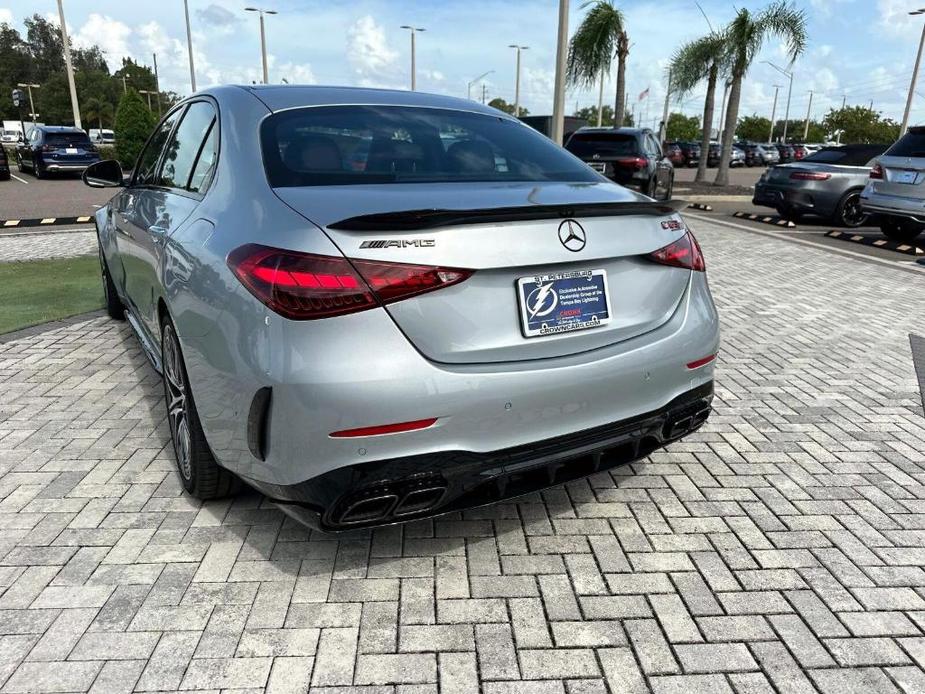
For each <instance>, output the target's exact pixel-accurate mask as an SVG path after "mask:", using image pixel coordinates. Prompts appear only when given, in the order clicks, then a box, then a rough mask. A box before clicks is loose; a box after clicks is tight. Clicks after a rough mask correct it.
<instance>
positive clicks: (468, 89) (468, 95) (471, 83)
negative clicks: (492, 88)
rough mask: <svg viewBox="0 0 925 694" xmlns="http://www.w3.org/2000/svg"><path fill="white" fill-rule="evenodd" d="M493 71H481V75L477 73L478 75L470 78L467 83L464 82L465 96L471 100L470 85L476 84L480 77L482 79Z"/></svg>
mask: <svg viewBox="0 0 925 694" xmlns="http://www.w3.org/2000/svg"><path fill="white" fill-rule="evenodd" d="M493 72H494V70H489V71H488V72H483V73H482V74H481V75H479V76H478V77H476V78H475V79H474V80H471V81H470V82H468V83H467V84H466V98H467V99H469V100H470V101H471V100H472V85H473V84H477V83H478V81H479V80H480V79H484V78H485V77H488V76H489V75H490V74H491V73H493Z"/></svg>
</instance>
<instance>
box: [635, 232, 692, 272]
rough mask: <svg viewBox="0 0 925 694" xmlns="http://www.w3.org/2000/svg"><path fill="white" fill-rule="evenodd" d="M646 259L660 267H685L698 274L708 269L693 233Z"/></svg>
mask: <svg viewBox="0 0 925 694" xmlns="http://www.w3.org/2000/svg"><path fill="white" fill-rule="evenodd" d="M646 257H647V258H649V260H651V261H653V262H656V263H659V264H660V265H670V266H672V267H683V268H687V269H688V270H696V271H698V272H703V271H704V270H706V269H707V265H706V262H705V261H704V259H703V252H702V251H701V250H700V244H698V243H697V239H695V238H694V235H693V234H692V233H691V232H687V233H686V234H684V236H682V237H681V238H679V239H678V240H677V241H675V242H674V243H669V244H668V245H667V246H664V247H663V248H659V249H658V250H657V251H653V252H652V253H649V255H648V256H646Z"/></svg>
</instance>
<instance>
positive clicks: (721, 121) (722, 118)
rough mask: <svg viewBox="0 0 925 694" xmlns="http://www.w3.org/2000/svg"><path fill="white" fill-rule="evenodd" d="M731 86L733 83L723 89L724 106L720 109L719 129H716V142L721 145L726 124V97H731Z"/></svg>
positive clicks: (728, 83)
mask: <svg viewBox="0 0 925 694" xmlns="http://www.w3.org/2000/svg"><path fill="white" fill-rule="evenodd" d="M731 85H732V83H731V82H726V86H725V88H724V89H723V105H722V106H720V107H719V127H718V128H716V140H717V141H718V142H720V143H722V141H723V130H724V129H725V128H724V126H725V124H726V97H728V96H729V87H730V86H731Z"/></svg>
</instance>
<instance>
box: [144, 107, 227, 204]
mask: <svg viewBox="0 0 925 694" xmlns="http://www.w3.org/2000/svg"><path fill="white" fill-rule="evenodd" d="M214 120H215V109H214V108H212V104H210V103H209V102H207V101H194V102H193V103H192V104H190V105H189V108H187V109H186V114H185V115H184V116H183V120H182V121H180V125H179V126H177V129H176V130H175V131H174V134H173V136H172V137H171V138H170V142H169V144H168V145H167V148H166V150H165V151H164V161H163V164H162V166H161V174H160V176H159V177H158V180H157V185H160V186H165V187H167V188H180V189H186V188H187V186H188V184H189V180H190V175H191V174H192V173H193V167H194V166H195V164H196V160H197V158H198V157H199V152H200V150H201V149H202V144H203V141H204V140H205V138H206V135H207V134H208V133H209V131H210V130H211V128H212V123H213V121H214Z"/></svg>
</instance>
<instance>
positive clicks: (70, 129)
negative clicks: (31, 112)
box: [33, 125, 86, 135]
mask: <svg viewBox="0 0 925 694" xmlns="http://www.w3.org/2000/svg"><path fill="white" fill-rule="evenodd" d="M33 127H34V128H35V129H36V130H40V131H43V132H46V133H80V134H81V135H85V134H86V133H84V131H83V130H81V129H80V128H75V127H74V126H73V125H36V126H33Z"/></svg>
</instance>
